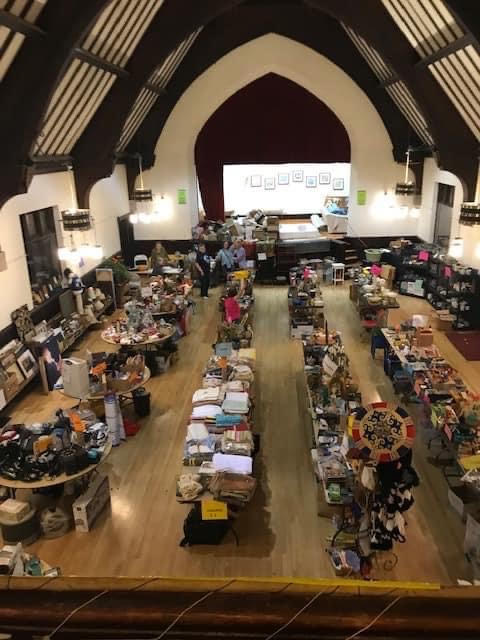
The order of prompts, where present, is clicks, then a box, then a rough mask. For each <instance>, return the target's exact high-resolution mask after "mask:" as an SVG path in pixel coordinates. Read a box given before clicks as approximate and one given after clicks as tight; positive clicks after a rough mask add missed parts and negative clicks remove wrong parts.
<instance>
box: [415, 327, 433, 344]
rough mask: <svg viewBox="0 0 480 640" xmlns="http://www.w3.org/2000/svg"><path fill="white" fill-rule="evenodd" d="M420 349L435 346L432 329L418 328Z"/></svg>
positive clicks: (417, 336)
mask: <svg viewBox="0 0 480 640" xmlns="http://www.w3.org/2000/svg"><path fill="white" fill-rule="evenodd" d="M415 337H416V339H417V346H418V347H430V346H432V344H433V333H432V330H431V329H420V328H417V333H416V336H415Z"/></svg>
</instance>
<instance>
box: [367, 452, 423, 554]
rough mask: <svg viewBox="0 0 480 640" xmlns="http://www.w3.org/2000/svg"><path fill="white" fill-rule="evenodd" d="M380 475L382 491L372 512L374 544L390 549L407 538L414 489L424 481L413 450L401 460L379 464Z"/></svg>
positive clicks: (376, 498) (377, 546)
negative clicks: (414, 459)
mask: <svg viewBox="0 0 480 640" xmlns="http://www.w3.org/2000/svg"><path fill="white" fill-rule="evenodd" d="M377 476H378V487H379V491H378V492H377V493H376V495H375V499H374V502H373V505H372V509H371V515H370V518H371V528H370V546H371V549H373V550H381V551H388V550H390V549H391V548H392V547H393V543H394V542H405V540H406V537H405V518H404V516H403V514H404V513H405V512H406V511H407V510H408V509H410V507H411V506H412V505H413V503H414V499H413V494H412V489H413V487H417V486H418V485H419V483H420V481H419V478H418V475H417V473H416V471H415V469H414V468H413V467H412V452H411V451H410V452H409V453H408V454H407V455H405V456H403V457H402V458H400V460H395V461H393V462H387V463H382V464H378V465H377Z"/></svg>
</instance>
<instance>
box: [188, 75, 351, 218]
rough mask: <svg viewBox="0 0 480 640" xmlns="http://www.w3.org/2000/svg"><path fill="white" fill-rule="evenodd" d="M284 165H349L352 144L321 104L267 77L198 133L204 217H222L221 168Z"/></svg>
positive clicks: (284, 81)
mask: <svg viewBox="0 0 480 640" xmlns="http://www.w3.org/2000/svg"><path fill="white" fill-rule="evenodd" d="M283 162H290V163H292V162H299V163H306V162H350V140H349V138H348V134H347V132H346V130H345V127H344V126H343V124H342V123H341V122H340V120H339V119H338V118H337V116H336V115H335V114H334V113H333V111H331V110H330V109H329V108H328V107H327V106H326V105H325V104H324V103H323V102H321V101H320V100H318V98H316V97H315V96H314V95H312V94H311V93H310V92H309V91H307V90H306V89H303V88H302V87H300V86H299V85H298V84H296V83H295V82H292V81H291V80H287V79H286V78H283V77H281V76H278V75H276V74H274V73H269V74H267V75H265V76H263V77H261V78H259V79H258V80H255V81H254V82H252V83H251V84H249V85H247V86H246V87H244V88H243V89H240V91H237V93H235V94H234V95H233V96H231V97H230V98H229V99H228V100H226V101H225V102H224V103H223V104H222V105H221V106H220V107H219V108H218V109H217V110H216V111H215V113H213V114H212V116H211V117H210V118H209V119H208V120H207V122H206V123H205V125H204V127H203V128H202V130H201V131H200V133H199V135H198V138H197V141H196V144H195V163H196V167H197V175H198V182H199V186H200V192H201V195H202V201H203V206H204V207H205V213H206V216H207V218H208V219H210V220H223V218H224V201H223V165H224V164H268V163H283Z"/></svg>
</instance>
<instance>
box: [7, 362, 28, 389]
mask: <svg viewBox="0 0 480 640" xmlns="http://www.w3.org/2000/svg"><path fill="white" fill-rule="evenodd" d="M6 371H7V373H9V374H11V375H14V376H15V378H16V380H17V382H18V384H23V382H24V380H25V376H24V375H23V373H22V372H21V370H20V367H19V366H18V363H17V362H14V363H12V364H11V365H9V366H8V367H7V368H6Z"/></svg>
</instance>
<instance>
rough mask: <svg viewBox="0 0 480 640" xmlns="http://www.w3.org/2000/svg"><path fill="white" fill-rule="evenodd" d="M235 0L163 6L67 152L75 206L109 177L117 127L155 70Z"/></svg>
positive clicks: (186, 0) (173, 1)
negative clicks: (72, 171)
mask: <svg viewBox="0 0 480 640" xmlns="http://www.w3.org/2000/svg"><path fill="white" fill-rule="evenodd" d="M240 2H241V0H202V1H201V2H200V1H199V0H165V2H164V4H163V5H162V6H161V8H160V10H159V11H158V12H157V14H156V16H155V18H154V19H153V20H152V22H151V23H150V26H149V27H148V29H147V30H146V32H145V34H144V36H143V38H142V39H141V41H140V43H139V44H138V46H137V47H136V49H135V52H134V54H133V55H132V57H131V58H130V61H129V63H128V64H127V66H126V71H127V72H128V75H126V76H125V77H118V78H117V81H116V82H115V83H114V85H113V86H112V88H111V90H110V91H109V93H108V94H107V96H106V98H105V99H104V100H103V102H102V104H101V105H100V107H99V108H98V110H97V112H96V113H95V115H94V116H93V118H92V119H91V121H90V123H89V125H88V127H87V128H86V129H85V131H84V132H83V134H82V136H81V137H80V139H79V140H78V142H77V143H76V145H75V147H74V148H73V150H72V156H73V158H74V166H75V183H76V188H77V195H78V199H79V204H80V206H87V203H88V195H89V192H90V189H91V187H92V186H93V184H94V183H95V182H96V181H97V180H100V179H101V178H104V177H106V176H108V175H110V174H111V173H112V170H113V165H114V162H115V148H116V145H117V143H118V140H119V138H120V135H121V132H122V127H123V124H124V122H125V120H126V118H127V116H128V114H129V112H130V109H131V108H132V106H133V104H134V103H135V100H136V98H137V96H138V94H139V92H140V91H141V89H142V87H143V86H144V85H145V84H146V83H147V82H148V79H149V78H150V75H151V74H152V72H153V71H154V70H155V68H156V67H157V66H158V65H159V64H161V62H162V61H163V60H164V59H165V58H166V57H167V55H168V54H169V53H170V52H171V51H172V50H173V49H175V48H176V47H177V46H178V45H179V44H180V43H181V42H182V41H183V40H184V39H185V38H186V37H187V36H189V35H190V34H191V33H192V32H194V31H196V30H197V29H198V28H199V27H201V26H203V25H205V24H207V23H208V22H210V20H212V19H214V18H215V17H216V16H217V15H219V14H221V13H223V12H225V11H228V10H230V9H231V8H232V7H234V6H236V5H237V4H239V3H240Z"/></svg>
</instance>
